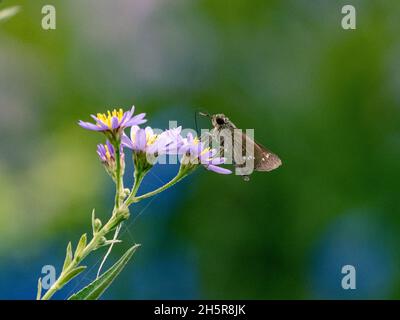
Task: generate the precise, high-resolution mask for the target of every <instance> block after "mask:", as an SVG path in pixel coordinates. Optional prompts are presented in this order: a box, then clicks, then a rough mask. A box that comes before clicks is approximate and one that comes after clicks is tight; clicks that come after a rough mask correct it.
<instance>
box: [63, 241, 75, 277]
mask: <svg viewBox="0 0 400 320" xmlns="http://www.w3.org/2000/svg"><path fill="white" fill-rule="evenodd" d="M72 258H73V257H72V244H71V241H70V242H69V243H68V246H67V253H66V254H65V260H64V265H63V268H62V269H63V271H64V270H65V269H66V268H67V267H68V266H69V264H70V263H71V261H72Z"/></svg>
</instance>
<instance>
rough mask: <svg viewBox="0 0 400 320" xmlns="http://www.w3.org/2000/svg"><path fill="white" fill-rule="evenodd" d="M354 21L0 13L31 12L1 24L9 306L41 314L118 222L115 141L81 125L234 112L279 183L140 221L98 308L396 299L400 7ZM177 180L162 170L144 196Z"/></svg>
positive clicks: (254, 12)
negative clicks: (70, 258)
mask: <svg viewBox="0 0 400 320" xmlns="http://www.w3.org/2000/svg"><path fill="white" fill-rule="evenodd" d="M348 2H349V1H331V0H287V1H279V0H276V1H266V0H260V1H244V0H230V1H216V0H194V1H183V0H179V1H178V0H131V1H129V0H115V1H107V0H82V1H78V0H69V1H60V0H59V1H56V0H51V1H48V0H46V1H41V0H34V1H33V0H25V1H11V0H4V1H2V2H1V3H0V10H1V9H3V8H6V7H8V6H12V5H20V6H21V11H20V12H19V13H18V14H17V15H15V16H14V17H12V18H10V19H8V20H6V21H1V22H0V150H1V151H0V298H2V299H33V298H35V293H36V283H37V278H38V277H39V276H40V275H41V269H42V267H43V265H47V264H50V265H54V266H55V267H56V268H57V269H59V268H60V267H61V265H62V262H63V257H64V250H65V246H66V244H67V242H68V241H69V240H72V241H74V243H75V244H76V242H77V240H78V239H79V236H80V234H82V233H83V232H90V229H89V226H90V214H91V210H92V208H93V207H95V208H96V211H97V214H98V215H99V216H100V217H101V218H102V219H106V217H107V216H108V215H109V212H110V210H111V208H112V202H113V193H114V191H113V185H112V183H111V181H110V179H109V178H108V176H107V175H106V174H105V172H104V170H103V168H102V166H101V164H100V163H99V161H98V159H97V155H96V153H95V149H96V144H97V143H98V142H100V141H102V139H103V137H102V136H101V135H100V134H96V133H91V132H87V131H84V130H82V129H81V128H80V127H78V126H77V124H76V123H77V121H78V119H83V120H88V119H89V114H91V113H96V112H99V111H105V110H107V109H109V108H110V107H113V106H123V107H124V108H125V109H127V108H129V107H130V106H131V105H132V104H135V106H136V110H137V112H146V113H147V117H148V119H149V122H148V123H149V125H151V126H155V127H158V128H167V127H168V121H169V120H176V121H178V123H180V124H182V125H183V126H184V127H185V128H193V127H194V115H193V114H194V110H196V109H198V108H202V109H206V110H208V111H209V112H210V113H221V112H222V113H225V114H227V115H228V116H229V117H230V119H231V120H232V121H233V122H234V123H235V124H236V125H237V126H238V127H241V128H255V137H256V139H257V140H258V141H260V142H261V143H262V144H264V145H266V146H267V147H269V148H270V149H271V150H273V151H274V152H276V153H277V154H279V155H280V157H281V158H282V160H283V166H282V167H281V168H279V169H278V170H276V171H274V172H271V173H268V174H266V173H255V174H253V176H252V179H251V180H250V182H247V183H246V182H244V181H243V180H242V179H240V178H239V177H236V176H221V175H217V174H214V173H212V172H208V171H205V170H202V169H201V170H198V172H196V173H195V174H194V175H192V176H190V177H189V178H187V179H186V181H184V182H183V183H182V184H180V185H178V186H176V187H174V188H173V189H171V190H168V191H167V192H165V193H163V194H161V195H160V196H159V197H157V198H155V199H154V201H153V200H149V201H147V202H145V203H140V205H138V206H136V207H134V208H132V217H131V219H130V221H129V222H128V223H126V224H125V226H124V228H123V229H122V239H123V240H124V242H123V243H122V244H121V245H118V246H117V247H116V249H115V251H113V254H112V255H111V257H110V259H109V262H108V265H110V264H111V263H112V262H113V261H115V260H116V259H117V258H118V257H119V256H120V255H121V254H122V252H123V251H124V250H126V249H127V248H128V247H129V246H130V245H132V243H134V242H138V243H141V244H142V247H141V248H140V250H138V252H137V253H136V254H135V256H134V259H133V260H132V261H131V263H130V264H129V265H128V267H127V268H126V269H125V270H124V272H123V273H122V274H121V276H120V277H119V278H118V279H117V281H116V282H115V283H114V284H113V285H112V287H111V288H110V289H109V291H108V292H107V293H106V295H105V296H104V298H107V299H121V298H123V299H148V298H149V299H159V298H164V299H175V298H180V299H194V298H208V299H225V298H227V299H228V298H229V299H236V298H241V299H277V298H287V299H308V298H312V299H322V298H328V299H334V298H342V299H353V298H391V299H393V298H400V281H399V280H400V279H399V266H400V259H399V247H400V235H399V234H400V233H399V231H400V215H399V209H400V202H399V195H398V192H399V186H400V183H399V180H400V161H399V160H400V131H399V123H400V111H399V104H400V91H399V87H400V41H399V40H400V38H399V30H400V19H399V16H400V2H399V1H395V0H392V1H389V0H384V1H377V0H374V1H373V0H362V1H361V0H352V1H351V4H352V5H354V6H355V7H356V10H357V29H356V30H350V31H345V30H343V29H342V28H341V19H342V16H343V15H342V14H341V8H342V6H343V5H344V4H348ZM45 4H53V5H54V6H55V7H56V10H57V11H56V12H57V29H56V30H49V31H45V30H43V29H42V28H41V19H42V17H43V15H42V14H41V9H42V6H43V5H45ZM205 125H207V123H202V126H205ZM176 170H177V168H176V166H172V165H168V166H157V167H156V168H155V169H154V171H153V173H152V174H151V175H149V176H148V177H147V179H146V180H145V182H144V184H143V188H142V189H141V190H142V192H145V191H149V190H151V189H153V188H155V187H157V186H159V185H161V183H162V182H163V181H167V180H168V179H169V178H170V177H172V176H173V175H174V173H175V171H176ZM127 171H128V172H127V178H126V183H127V184H130V183H132V178H131V174H132V167H131V166H128V169H127ZM103 253H104V251H102V252H99V253H97V254H94V255H93V256H92V257H91V258H90V259H88V266H89V267H90V268H89V270H88V271H87V272H86V273H85V274H84V275H83V276H81V277H79V278H78V279H76V280H75V281H73V282H72V283H71V285H69V286H67V287H66V288H64V289H63V290H62V291H61V292H60V293H59V294H58V295H57V296H56V298H59V299H64V298H66V297H67V296H68V294H69V293H70V292H71V291H72V290H74V289H75V290H76V288H80V287H81V286H83V285H84V284H86V283H88V282H89V281H90V280H91V279H93V278H94V277H95V274H96V271H97V267H98V263H99V259H100V257H101V254H103ZM346 264H350V265H353V266H355V268H356V271H357V289H356V290H343V289H342V288H341V280H342V277H343V275H342V274H341V268H342V266H343V265H346Z"/></svg>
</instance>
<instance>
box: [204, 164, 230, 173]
mask: <svg viewBox="0 0 400 320" xmlns="http://www.w3.org/2000/svg"><path fill="white" fill-rule="evenodd" d="M205 168H206V169H207V170H210V171H214V172H216V173H220V174H231V173H232V171H231V170H228V169H225V168H222V167H218V166H214V165H212V164H210V165H208V166H205Z"/></svg>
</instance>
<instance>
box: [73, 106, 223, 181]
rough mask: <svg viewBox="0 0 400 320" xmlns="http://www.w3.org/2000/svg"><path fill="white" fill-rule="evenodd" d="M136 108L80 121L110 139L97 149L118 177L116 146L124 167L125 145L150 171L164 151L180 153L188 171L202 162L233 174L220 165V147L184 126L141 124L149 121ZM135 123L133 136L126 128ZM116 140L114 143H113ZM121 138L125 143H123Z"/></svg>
mask: <svg viewBox="0 0 400 320" xmlns="http://www.w3.org/2000/svg"><path fill="white" fill-rule="evenodd" d="M134 110H135V108H134V107H132V109H131V110H130V111H127V112H123V110H122V109H119V110H118V111H117V110H116V109H114V110H113V111H112V112H110V111H108V113H107V114H105V113H98V114H97V116H94V115H92V118H93V119H94V120H95V123H94V124H93V123H90V122H84V121H79V125H80V126H81V127H82V128H84V129H88V130H93V131H101V132H103V133H104V134H105V135H106V136H107V138H108V139H109V140H107V142H106V145H98V149H97V153H98V155H99V157H100V160H101V162H102V163H103V164H104V165H105V167H106V170H107V172H108V173H109V174H110V175H111V176H112V177H113V178H114V179H115V178H116V175H117V174H116V172H115V171H116V170H117V166H116V165H115V161H116V160H115V159H116V155H115V150H116V148H117V147H118V148H120V150H121V151H120V154H121V157H120V160H121V167H124V160H123V148H128V149H131V150H132V151H133V160H134V164H135V170H136V171H141V172H144V173H146V172H147V171H148V170H150V169H151V167H152V166H153V165H154V164H155V162H156V160H157V157H158V156H160V155H165V154H168V155H172V154H176V155H180V156H181V157H180V160H181V164H182V166H183V168H182V169H185V170H186V171H187V172H190V171H193V170H194V169H196V168H197V167H198V165H199V164H201V165H203V166H204V167H205V168H206V169H208V170H211V171H214V172H217V173H220V174H229V173H231V171H230V170H227V169H224V168H221V167H219V165H221V164H223V163H224V159H223V158H220V157H215V156H216V150H212V149H210V148H208V147H205V145H204V143H203V142H200V141H199V139H198V138H194V137H193V135H192V134H191V133H188V134H187V136H186V137H182V136H181V129H182V128H181V127H178V128H174V129H170V130H166V131H164V132H162V133H160V134H156V133H155V132H154V131H153V129H152V128H151V127H145V128H140V126H139V125H140V124H143V123H145V122H146V121H147V120H146V119H145V114H144V113H141V114H139V115H136V116H134ZM128 127H131V130H130V136H127V135H126V134H125V132H124V129H125V128H128ZM110 141H112V142H113V143H111V142H110ZM119 142H121V143H119Z"/></svg>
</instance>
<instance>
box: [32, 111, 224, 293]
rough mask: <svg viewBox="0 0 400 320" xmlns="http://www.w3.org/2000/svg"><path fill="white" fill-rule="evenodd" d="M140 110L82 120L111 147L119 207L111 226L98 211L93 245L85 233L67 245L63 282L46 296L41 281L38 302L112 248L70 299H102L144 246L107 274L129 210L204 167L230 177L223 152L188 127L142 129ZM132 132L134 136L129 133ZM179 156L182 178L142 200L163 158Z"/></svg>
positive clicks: (109, 167) (105, 150)
mask: <svg viewBox="0 0 400 320" xmlns="http://www.w3.org/2000/svg"><path fill="white" fill-rule="evenodd" d="M134 111H135V108H134V107H132V108H131V110H129V111H126V112H124V111H123V110H122V109H121V108H118V109H114V110H113V111H108V112H107V113H98V114H97V115H92V116H91V117H92V118H93V120H94V123H92V122H85V121H79V122H78V124H79V126H81V127H82V128H84V129H87V130H91V131H97V132H101V133H103V134H104V136H105V138H106V139H105V143H104V144H99V145H98V146H97V154H98V157H99V159H100V162H101V163H102V164H103V166H104V168H105V170H106V172H107V173H108V174H109V175H110V176H111V178H112V179H113V181H114V182H115V203H114V208H113V211H112V213H111V217H110V218H109V220H108V221H107V222H106V223H104V224H103V223H102V221H101V220H100V219H99V218H97V217H96V216H95V211H94V210H93V212H92V233H93V236H92V237H91V239H90V241H89V239H88V237H87V235H86V234H83V235H82V236H81V238H80V240H79V242H78V244H77V246H76V249H75V252H74V253H73V251H72V244H71V243H69V244H68V246H67V253H66V257H65V262H64V266H63V269H62V271H61V272H60V274H59V277H58V279H57V280H56V281H55V282H54V283H53V285H52V286H51V287H50V288H49V289H48V290H47V292H46V293H45V294H44V295H43V296H42V294H41V290H42V286H41V280H40V279H39V282H38V294H37V298H38V299H42V300H47V299H50V298H51V297H52V296H53V295H54V293H55V292H57V291H58V290H60V289H61V288H62V287H63V286H64V285H65V284H66V283H68V282H69V281H70V280H72V279H73V278H74V277H76V276H77V275H78V274H79V273H81V272H82V271H83V270H84V269H85V268H86V266H81V265H80V264H81V262H82V260H83V259H84V258H85V257H86V256H87V255H89V254H90V253H91V252H93V251H95V250H97V249H98V248H100V247H103V246H108V251H107V253H106V255H105V256H104V258H103V262H102V263H101V265H100V267H99V270H98V273H97V278H96V279H95V280H94V281H93V282H92V283H91V284H89V285H88V286H87V287H85V288H83V289H82V290H81V291H79V292H77V293H75V294H74V295H72V296H71V297H70V299H97V298H99V297H100V295H101V294H102V293H103V292H104V290H105V289H106V288H107V287H108V286H109V285H110V283H111V282H112V281H113V280H114V278H115V277H116V276H117V275H118V273H119V272H120V271H121V270H122V268H123V267H124V266H125V264H126V263H127V261H128V260H129V259H130V258H131V256H132V254H133V252H134V251H135V250H136V249H137V248H138V246H139V245H134V246H133V247H131V248H130V249H129V250H128V251H127V252H126V253H125V254H124V255H123V256H122V257H121V259H120V260H119V261H118V262H117V263H115V264H114V265H113V266H112V267H111V268H110V269H108V270H107V271H106V272H104V273H103V274H101V268H102V266H103V264H104V262H105V260H106V259H107V257H108V255H109V253H110V251H111V249H112V247H113V245H114V244H115V243H118V242H120V241H119V240H118V233H119V230H120V228H121V226H122V223H123V222H124V221H125V220H127V219H128V218H129V216H130V211H129V207H130V205H131V204H133V203H136V202H139V201H141V200H143V199H145V198H149V197H151V196H154V195H156V194H158V193H160V192H162V191H164V190H166V189H167V188H170V187H171V186H173V185H174V184H176V183H177V182H179V181H180V180H182V179H183V178H185V177H186V176H188V175H189V174H190V173H192V172H193V171H194V170H196V169H197V168H198V167H200V166H203V167H204V168H206V169H207V170H210V171H214V172H216V173H220V174H229V173H231V171H230V170H227V169H225V168H222V167H220V165H221V164H223V163H224V162H225V160H224V159H223V158H221V157H218V156H217V151H216V150H214V149H210V148H209V147H207V146H206V145H205V144H204V143H203V142H201V141H200V140H199V139H198V138H197V137H193V135H192V134H191V133H188V134H187V135H186V136H182V128H181V127H178V128H173V129H169V130H165V131H161V132H156V130H154V129H152V128H151V127H148V126H147V127H144V128H142V127H140V125H142V124H144V123H146V122H147V120H146V118H145V117H146V115H145V114H144V113H140V114H137V115H134ZM127 128H130V134H129V136H128V135H127V134H126V133H125V129H127ZM126 149H130V150H131V151H132V161H133V164H134V168H135V171H134V178H135V179H134V184H133V186H132V187H131V188H125V187H124V179H123V176H124V171H125V161H127V159H126V158H127V157H126V156H125V150H126ZM163 155H165V156H167V155H168V156H176V157H177V159H179V161H180V168H179V171H178V173H177V174H176V176H175V177H174V178H173V179H172V180H170V181H169V182H167V183H166V184H165V185H163V186H161V187H159V188H158V189H155V190H153V191H151V192H148V193H146V194H143V195H140V196H138V195H137V192H138V189H139V186H140V184H141V182H142V180H143V179H144V177H145V175H146V174H147V173H148V172H149V171H150V170H151V169H152V168H153V166H154V165H155V163H156V162H157V160H158V159H159V158H160V156H163ZM112 231H114V236H113V237H112V239H107V237H108V236H109V234H110V232H112Z"/></svg>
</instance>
